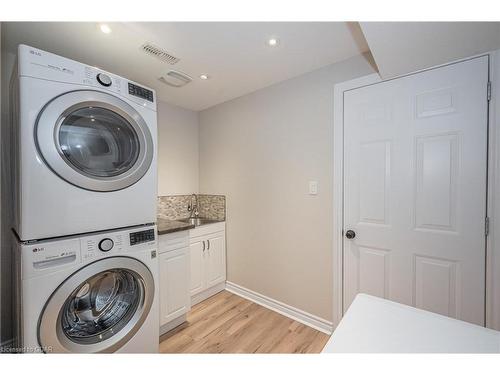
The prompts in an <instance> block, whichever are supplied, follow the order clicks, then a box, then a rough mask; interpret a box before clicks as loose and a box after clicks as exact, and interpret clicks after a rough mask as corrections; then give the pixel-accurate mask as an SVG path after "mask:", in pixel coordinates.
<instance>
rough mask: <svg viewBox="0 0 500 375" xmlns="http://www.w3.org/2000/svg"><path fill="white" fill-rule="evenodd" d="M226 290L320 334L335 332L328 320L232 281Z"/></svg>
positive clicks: (227, 284)
mask: <svg viewBox="0 0 500 375" xmlns="http://www.w3.org/2000/svg"><path fill="white" fill-rule="evenodd" d="M226 290H227V291H228V292H231V293H234V294H237V295H239V296H240V297H243V298H246V299H248V300H250V301H252V302H255V303H257V304H259V305H261V306H264V307H266V308H268V309H269V310H273V311H275V312H277V313H279V314H281V315H284V316H286V317H288V318H290V319H293V320H296V321H298V322H300V323H303V324H305V325H307V326H309V327H312V328H314V329H316V330H318V331H320V332H323V333H326V334H328V335H331V334H332V332H333V323H332V322H329V321H328V320H325V319H323V318H320V317H318V316H315V315H313V314H310V313H308V312H305V311H302V310H299V309H297V308H295V307H293V306H289V305H287V304H285V303H283V302H279V301H276V300H274V299H272V298H269V297H267V296H264V295H262V294H260V293H257V292H254V291H253V290H250V289H247V288H244V287H242V286H240V285H237V284H235V283H232V282H230V281H226Z"/></svg>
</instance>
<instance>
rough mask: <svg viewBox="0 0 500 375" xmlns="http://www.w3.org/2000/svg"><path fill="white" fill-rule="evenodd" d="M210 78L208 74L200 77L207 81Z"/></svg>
mask: <svg viewBox="0 0 500 375" xmlns="http://www.w3.org/2000/svg"><path fill="white" fill-rule="evenodd" d="M209 78H210V76H209V75H208V74H202V75H200V79H203V80H207V79H209Z"/></svg>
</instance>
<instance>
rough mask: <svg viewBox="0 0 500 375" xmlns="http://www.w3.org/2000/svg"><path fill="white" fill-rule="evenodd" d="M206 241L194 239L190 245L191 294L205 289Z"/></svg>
mask: <svg viewBox="0 0 500 375" xmlns="http://www.w3.org/2000/svg"><path fill="white" fill-rule="evenodd" d="M205 250H206V244H205V241H202V240H201V239H195V240H192V242H191V243H190V245H189V258H190V264H191V267H190V270H191V281H190V287H189V291H190V294H191V296H194V295H195V294H197V293H199V292H201V291H203V290H204V289H205V285H206V283H205Z"/></svg>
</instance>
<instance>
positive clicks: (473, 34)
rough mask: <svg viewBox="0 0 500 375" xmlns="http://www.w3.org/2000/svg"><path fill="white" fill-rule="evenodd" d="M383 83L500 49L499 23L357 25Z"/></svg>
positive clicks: (371, 23) (368, 23) (364, 23)
mask: <svg viewBox="0 0 500 375" xmlns="http://www.w3.org/2000/svg"><path fill="white" fill-rule="evenodd" d="M360 25H361V29H362V30H363V34H364V36H365V38H366V40H367V42H368V44H369V46H370V51H371V53H372V55H373V58H374V60H375V63H376V64H377V67H378V71H379V73H380V75H381V76H382V78H383V79H388V78H392V77H395V76H398V75H403V74H407V73H411V72H414V71H417V70H421V69H425V68H429V67H432V66H436V65H441V64H445V63H448V62H450V61H454V60H459V59H462V58H464V57H469V56H473V55H477V54H480V53H485V52H489V51H493V50H496V49H500V22H361V23H360Z"/></svg>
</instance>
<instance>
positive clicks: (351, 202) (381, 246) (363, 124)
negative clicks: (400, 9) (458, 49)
mask: <svg viewBox="0 0 500 375" xmlns="http://www.w3.org/2000/svg"><path fill="white" fill-rule="evenodd" d="M487 83H488V58H487V57H479V58H475V59H471V60H468V61H465V62H461V63H457V64H452V65H449V66H445V67H441V68H436V69H432V70H429V71H425V72H421V73H417V74H413V75H410V76H406V77H402V78H398V79H394V80H390V81H386V82H381V83H378V84H374V85H371V86H366V87H363V88H359V89H355V90H351V91H347V92H345V93H344V137H345V138H344V249H343V251H344V293H343V308H344V311H345V310H347V308H348V307H349V305H350V304H351V302H352V300H353V299H354V297H355V295H356V294H357V293H359V292H363V293H368V294H371V295H375V296H378V297H383V298H387V299H391V300H394V301H397V302H401V303H404V304H407V305H412V306H416V307H418V308H422V309H425V310H430V311H433V312H436V313H439V314H443V315H448V316H451V317H454V318H458V319H462V320H466V321H469V322H472V323H477V324H481V325H483V324H484V309H485V299H484V294H485V216H486V167H487V165H486V159H487ZM348 230H352V231H354V232H355V237H354V239H348V238H346V236H345V234H346V233H347V231H348Z"/></svg>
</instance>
